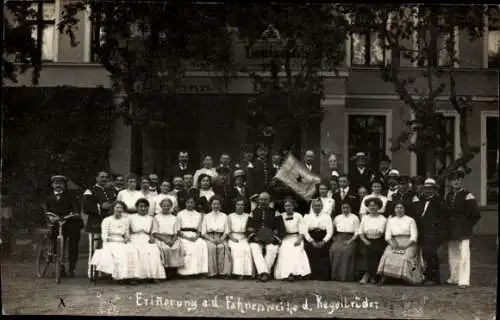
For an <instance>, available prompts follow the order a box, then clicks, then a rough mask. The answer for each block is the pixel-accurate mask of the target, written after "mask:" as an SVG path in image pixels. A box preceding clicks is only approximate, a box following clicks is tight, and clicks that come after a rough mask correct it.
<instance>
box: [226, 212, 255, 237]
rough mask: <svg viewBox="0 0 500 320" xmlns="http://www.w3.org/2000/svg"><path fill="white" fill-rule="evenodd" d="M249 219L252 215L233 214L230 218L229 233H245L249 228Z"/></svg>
mask: <svg viewBox="0 0 500 320" xmlns="http://www.w3.org/2000/svg"><path fill="white" fill-rule="evenodd" d="M248 217H250V215H249V214H248V213H243V214H237V213H234V212H233V213H231V214H230V215H229V216H228V220H229V231H230V232H237V233H244V232H245V231H246V228H247V221H248Z"/></svg>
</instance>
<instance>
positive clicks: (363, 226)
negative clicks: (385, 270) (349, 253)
mask: <svg viewBox="0 0 500 320" xmlns="http://www.w3.org/2000/svg"><path fill="white" fill-rule="evenodd" d="M363 204H364V205H365V206H366V207H367V208H368V210H369V213H368V214H365V215H364V216H363V217H362V218H361V223H360V225H359V229H358V232H357V233H358V236H359V238H360V239H361V241H362V242H363V244H364V248H365V256H364V258H365V264H366V270H367V273H365V275H364V276H363V278H362V279H361V281H360V283H363V284H364V283H367V282H368V281H369V282H370V283H371V284H376V283H377V277H378V276H377V269H378V264H379V262H380V258H381V257H382V254H383V253H384V249H385V244H386V243H385V239H384V234H385V225H386V222H387V219H386V218H385V217H384V216H383V215H381V214H380V208H381V207H382V201H381V200H380V199H379V198H377V197H372V198H368V199H366V200H365V201H364V203H363Z"/></svg>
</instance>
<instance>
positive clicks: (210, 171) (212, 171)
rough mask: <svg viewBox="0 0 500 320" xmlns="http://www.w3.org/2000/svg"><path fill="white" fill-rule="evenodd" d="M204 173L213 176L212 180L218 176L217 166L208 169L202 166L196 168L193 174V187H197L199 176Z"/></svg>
mask: <svg viewBox="0 0 500 320" xmlns="http://www.w3.org/2000/svg"><path fill="white" fill-rule="evenodd" d="M202 174H206V175H208V176H210V177H212V180H213V179H214V178H216V177H217V176H218V174H217V171H216V169H215V168H211V169H207V168H201V169H198V170H196V172H195V173H194V176H193V188H195V189H197V185H196V184H197V183H198V177H199V176H200V175H202Z"/></svg>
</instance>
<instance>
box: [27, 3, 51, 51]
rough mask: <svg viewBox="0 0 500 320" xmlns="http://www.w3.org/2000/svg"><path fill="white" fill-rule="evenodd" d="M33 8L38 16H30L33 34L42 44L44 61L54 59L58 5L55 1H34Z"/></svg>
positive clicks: (38, 42)
mask: <svg viewBox="0 0 500 320" xmlns="http://www.w3.org/2000/svg"><path fill="white" fill-rule="evenodd" d="M32 2H33V4H32V5H31V9H32V10H33V11H34V12H35V13H36V16H32V17H29V22H30V23H31V24H32V25H33V26H32V36H33V38H34V39H35V40H36V41H37V45H39V44H40V42H41V44H42V47H41V51H42V61H53V60H54V57H55V52H54V41H55V33H56V32H57V30H56V26H55V18H56V5H55V0H53V1H48V0H44V1H32Z"/></svg>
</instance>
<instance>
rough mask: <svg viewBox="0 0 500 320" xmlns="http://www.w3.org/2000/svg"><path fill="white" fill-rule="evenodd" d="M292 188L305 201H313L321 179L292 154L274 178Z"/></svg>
mask: <svg viewBox="0 0 500 320" xmlns="http://www.w3.org/2000/svg"><path fill="white" fill-rule="evenodd" d="M274 177H275V178H276V179H278V180H280V181H282V182H283V183H284V184H285V185H287V186H288V187H290V188H291V189H292V190H293V191H295V192H296V193H297V194H298V195H299V196H301V197H302V198H304V199H305V200H311V198H312V197H313V196H314V193H315V191H316V185H317V184H318V183H320V182H321V178H320V177H319V176H317V175H315V174H313V173H312V172H310V171H309V170H308V169H307V168H306V167H305V166H303V165H302V164H301V163H300V162H299V161H298V160H297V159H296V158H295V157H294V156H293V155H292V154H289V155H288V157H287V158H286V159H285V161H284V162H283V164H282V165H281V167H280V169H279V170H278V172H276V175H275V176H274Z"/></svg>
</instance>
